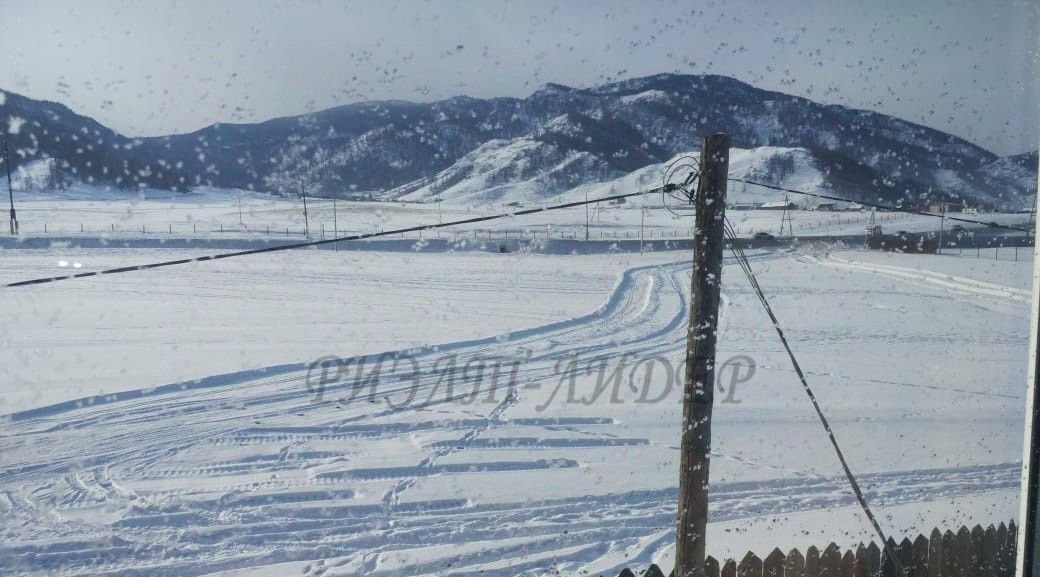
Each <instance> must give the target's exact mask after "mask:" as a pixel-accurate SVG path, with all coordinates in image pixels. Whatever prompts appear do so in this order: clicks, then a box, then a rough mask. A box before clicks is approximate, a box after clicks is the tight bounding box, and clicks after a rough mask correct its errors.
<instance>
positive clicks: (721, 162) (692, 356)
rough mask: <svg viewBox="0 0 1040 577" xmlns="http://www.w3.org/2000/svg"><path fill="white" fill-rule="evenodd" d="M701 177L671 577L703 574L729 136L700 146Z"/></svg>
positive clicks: (708, 139) (696, 202)
mask: <svg viewBox="0 0 1040 577" xmlns="http://www.w3.org/2000/svg"><path fill="white" fill-rule="evenodd" d="M700 166H701V171H700V181H699V182H698V184H697V194H696V197H695V199H694V206H695V211H696V214H695V219H696V227H695V228H694V232H693V306H692V307H691V309H690V324H689V328H688V329H687V333H686V375H685V386H684V388H683V423H682V449H681V456H680V468H679V525H678V528H677V531H676V541H675V577H694V576H696V577H702V576H703V575H704V544H705V543H704V542H705V533H706V529H707V523H708V453H709V451H710V450H711V409H712V402H713V400H714V390H715V343H716V339H717V334H716V332H717V330H718V323H719V292H720V285H721V284H722V245H723V230H724V223H725V216H726V180H727V174H728V172H729V135H728V134H712V135H711V136H708V137H705V138H704V142H703V144H702V146H701V163H700Z"/></svg>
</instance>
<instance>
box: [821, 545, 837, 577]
mask: <svg viewBox="0 0 1040 577" xmlns="http://www.w3.org/2000/svg"><path fill="white" fill-rule="evenodd" d="M840 574H841V550H840V549H839V548H838V545H837V544H836V543H831V544H830V545H827V548H826V549H824V550H823V555H820V575H821V576H825V577H838V576H839V575H840Z"/></svg>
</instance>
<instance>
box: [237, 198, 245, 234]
mask: <svg viewBox="0 0 1040 577" xmlns="http://www.w3.org/2000/svg"><path fill="white" fill-rule="evenodd" d="M238 226H245V224H244V223H243V222H242V192H241V191H239V193H238Z"/></svg>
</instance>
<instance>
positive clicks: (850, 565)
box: [839, 549, 856, 577]
mask: <svg viewBox="0 0 1040 577" xmlns="http://www.w3.org/2000/svg"><path fill="white" fill-rule="evenodd" d="M855 567H856V554H855V553H853V552H852V550H851V549H849V550H848V551H846V552H845V554H844V555H842V557H841V571H840V572H839V575H840V576H841V577H854V575H853V573H854V571H855Z"/></svg>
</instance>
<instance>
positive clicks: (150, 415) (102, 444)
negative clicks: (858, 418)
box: [0, 255, 1021, 577]
mask: <svg viewBox="0 0 1040 577" xmlns="http://www.w3.org/2000/svg"><path fill="white" fill-rule="evenodd" d="M757 258H759V259H769V258H775V257H773V256H772V255H765V256H764V257H763V256H759V257H757ZM818 262H820V263H821V264H826V265H828V266H841V267H846V268H853V269H855V270H864V271H868V272H874V273H877V274H883V275H889V276H895V277H898V278H900V279H910V280H913V281H914V282H923V283H930V284H934V285H936V286H940V287H942V288H947V289H950V290H958V291H961V292H974V293H975V294H985V295H987V296H1003V297H1004V298H1017V297H1020V296H1021V295H1020V294H1018V293H1017V292H1015V290H1014V289H1007V290H1003V289H1002V288H1001V287H997V286H994V285H989V284H988V283H978V282H976V281H971V282H968V280H967V279H959V278H956V277H945V276H944V277H942V278H939V277H936V276H932V275H930V274H929V273H924V272H921V271H913V272H908V271H904V270H896V267H881V266H874V265H870V267H869V268H868V267H867V265H860V264H859V263H851V262H849V261H837V260H833V259H832V260H829V261H818ZM689 271H690V266H689V264H688V263H685V262H678V263H673V264H668V265H660V266H647V267H638V268H634V269H630V270H628V271H626V272H625V273H624V274H623V275H622V277H621V279H620V281H619V282H618V284H617V286H616V287H615V290H614V292H613V293H612V295H611V296H610V297H609V298H608V299H607V302H606V303H605V304H604V305H603V306H602V307H600V308H599V309H598V310H596V311H594V312H592V313H590V314H588V315H584V316H581V317H577V318H574V319H569V320H566V321H561V322H556V323H551V324H548V325H544V326H541V327H535V328H531V329H526V330H520V331H515V332H513V333H511V334H509V335H502V336H500V337H494V338H485V339H474V340H468V341H460V342H455V343H448V344H444V345H439V346H436V347H427V348H423V349H418V350H410V351H407V352H408V353H409V354H410V355H412V357H413V358H414V359H415V363H416V365H415V368H417V369H418V370H417V371H413V367H412V366H411V365H403V366H400V367H398V368H397V369H396V370H388V371H386V372H385V373H384V374H383V376H382V379H381V381H380V388H379V389H378V390H377V391H372V390H371V389H357V388H355V387H354V386H353V385H352V384H350V383H332V384H329V385H328V386H327V387H326V388H325V390H324V392H323V399H322V400H321V402H315V399H314V393H313V391H312V390H309V389H308V386H307V382H306V378H307V374H306V373H307V367H308V364H307V363H300V364H292V365H283V366H278V367H270V368H267V369H263V370H256V371H247V372H241V373H235V374H230V375H219V376H214V377H211V378H208V379H202V380H200V381H194V382H191V383H178V384H171V385H166V386H161V387H156V388H152V389H148V390H141V391H130V392H125V393H117V394H113V395H108V396H105V397H99V398H92V399H86V400H81V401H79V402H69V403H62V404H60V405H53V406H50V407H44V408H40V409H34V410H30V411H24V412H22V413H18V414H15V415H11V418H10V419H9V420H8V422H7V423H6V424H5V425H4V426H3V428H2V429H0V442H2V443H3V445H4V446H5V447H7V448H8V450H6V451H4V453H3V454H0V458H2V459H3V460H2V462H0V464H2V469H3V473H2V474H0V479H2V489H3V490H2V491H0V512H3V521H2V522H0V532H2V534H3V535H4V537H5V538H4V539H3V540H2V543H0V566H3V567H5V568H8V569H9V570H13V572H14V573H17V574H23V575H48V574H53V573H58V572H60V573H62V574H63V575H83V576H87V575H90V576H99V575H112V576H115V575H119V576H126V577H131V576H142V577H143V576H149V577H152V576H156V577H190V576H195V575H212V574H215V573H219V572H223V571H233V570H236V569H243V568H256V569H257V571H258V572H259V571H264V574H265V575H266V574H280V575H312V576H319V575H362V574H363V575H449V574H450V575H518V574H527V573H530V574H534V573H543V572H545V571H546V569H547V568H548V567H549V566H551V565H553V564H555V565H556V566H558V567H569V568H570V570H575V571H576V570H578V569H579V568H581V567H583V566H589V567H593V566H594V567H597V570H602V571H603V573H604V574H611V573H613V574H616V573H617V570H618V566H617V563H615V562H614V561H612V560H613V559H617V558H618V556H619V555H620V554H621V553H619V552H621V551H623V552H624V556H626V557H628V560H626V561H625V564H626V565H628V564H637V565H638V564H645V563H646V562H648V561H649V560H650V559H651V556H652V555H653V554H654V552H655V551H656V550H658V549H659V548H660V547H662V546H664V545H666V544H667V543H668V542H669V540H670V539H672V526H673V524H674V519H675V510H674V499H675V493H676V488H675V487H674V486H664V487H657V488H649V489H642V490H615V489H613V488H612V487H609V486H608V487H590V488H589V491H588V494H583V495H581V496H577V497H575V496H564V497H552V496H549V497H542V496H540V495H542V493H543V492H545V493H547V494H552V492H551V490H549V489H551V486H552V485H553V484H560V483H568V482H574V479H575V477H567V476H563V475H568V474H571V473H574V472H576V471H585V470H589V469H590V467H593V466H594V464H595V463H594V461H595V459H596V455H600V454H603V453H602V452H605V451H618V450H625V449H626V448H627V449H630V450H633V452H632V453H631V454H632V455H634V456H637V455H639V453H637V452H635V451H638V450H644V449H660V448H661V444H660V443H659V442H657V441H655V440H653V439H650V438H644V437H642V436H639V435H633V434H631V431H627V430H623V431H619V430H618V429H617V427H616V424H617V422H618V421H617V416H616V415H615V414H614V413H613V412H612V408H611V406H610V405H609V404H600V405H596V404H589V405H585V406H583V405H581V404H580V403H579V404H577V407H578V409H576V412H574V413H573V414H571V413H567V414H560V413H559V412H553V410H552V409H550V410H549V411H547V412H546V413H544V414H543V413H540V412H538V411H535V410H533V409H532V407H535V406H537V405H538V404H539V403H541V402H542V401H543V400H544V399H546V398H547V397H548V396H549V395H550V394H551V393H552V391H553V389H554V388H556V387H557V386H558V385H559V384H560V382H561V377H560V375H559V374H558V372H557V369H558V367H559V366H560V363H566V362H567V361H568V360H569V359H573V358H575V356H576V355H578V356H580V357H581V358H583V359H588V358H592V357H595V356H596V355H609V356H611V357H612V358H616V357H618V356H620V355H621V354H622V353H631V354H632V355H636V356H640V357H649V356H655V355H656V356H667V357H669V358H671V357H674V356H675V355H677V354H681V351H682V350H683V348H684V345H685V339H686V334H685V333H686V331H685V327H686V322H687V315H688V314H689V309H688V301H687V298H688V297H687V293H688V291H689V286H690V282H689ZM913 275H917V276H913ZM1004 288H1006V287H1004ZM1009 295H1010V296H1009ZM731 300H732V299H731V298H730V296H729V295H724V299H723V303H724V307H725V308H724V315H723V319H722V321H721V322H722V326H723V327H725V326H726V325H727V323H728V321H729V319H728V310H729V308H730V307H731ZM446 354H456V355H458V356H459V358H460V359H462V360H466V359H475V358H479V357H481V356H514V355H517V354H521V355H525V358H526V359H527V360H526V361H525V362H524V363H523V364H522V365H521V367H520V369H519V372H518V380H517V385H518V386H517V387H515V388H507V387H499V388H498V389H488V390H481V391H480V393H479V395H478V396H477V397H476V398H474V399H473V400H472V401H469V400H466V399H465V397H463V399H462V400H460V398H459V397H460V396H462V394H461V392H460V393H459V394H458V395H456V396H455V397H454V398H453V399H447V398H446V397H444V396H443V395H442V396H441V397H438V396H436V395H435V393H442V392H443V390H444V382H443V378H442V377H443V374H442V373H441V372H439V371H438V370H437V369H438V365H437V363H438V360H439V359H442V358H443V356H444V355H446ZM377 357H378V355H370V356H369V357H367V358H366V361H368V362H374V361H375V359H376V358H377ZM460 389H461V390H465V389H464V388H460ZM457 392H458V391H457ZM583 393H585V394H587V393H589V391H588V390H587V389H586V390H584V391H583ZM411 394H414V395H416V399H413V402H411V403H409V404H407V405H404V404H402V403H401V402H400V401H401V400H402V399H404V398H406V397H407V396H408V395H411ZM566 394H567V391H566V390H561V391H560V392H559V395H560V396H565V395H566ZM343 397H349V400H346V399H343ZM423 401H425V402H423ZM557 402H562V401H560V400H557ZM579 409H580V410H579ZM665 448H667V447H665ZM669 450H671V449H669ZM597 452H598V453H597ZM720 457H722V458H725V459H730V460H733V461H734V462H737V463H738V464H740V465H744V466H755V463H753V462H751V461H749V460H747V459H745V458H743V457H740V456H736V455H734V456H727V455H725V454H721V455H720ZM763 470H765V471H767V473H768V474H769V475H771V478H764V479H759V480H748V481H732V482H720V483H717V484H713V486H712V493H711V495H712V497H711V498H712V522H719V521H725V520H733V519H743V518H751V517H761V516H768V515H784V514H788V513H794V512H802V511H814V510H829V509H834V508H840V507H850V506H852V505H854V503H855V500H854V497H853V496H852V495H851V493H849V491H848V490H847V488H846V483H845V481H844V479H843V478H841V477H838V476H829V475H818V474H813V475H806V474H799V473H797V472H795V473H796V474H792V471H790V470H786V469H783V468H782V467H778V466H772V465H768V464H766V465H763ZM1018 474H1019V470H1018V466H1017V465H1016V464H1014V463H998V464H989V465H980V466H960V467H951V468H944V469H924V470H906V471H887V472H879V473H872V474H866V475H863V476H862V478H861V482H862V484H863V485H864V486H865V487H867V488H868V497H869V498H871V499H872V500H877V501H881V502H883V503H885V505H898V504H904V503H916V502H925V501H934V500H937V499H945V498H950V499H952V498H956V497H958V496H964V495H973V494H982V493H987V492H995V491H1008V490H1013V489H1014V488H1015V487H1017V483H1018ZM557 475H561V476H559V477H558V476H557ZM561 479H562V480H561ZM460 487H461V489H460ZM470 487H472V488H474V489H476V488H479V489H480V490H481V491H485V492H487V491H489V490H491V489H494V491H493V493H494V494H493V495H492V497H491V498H478V497H471V496H470V495H469V493H468V488H470ZM266 566H277V567H266ZM261 568H262V569H261Z"/></svg>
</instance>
